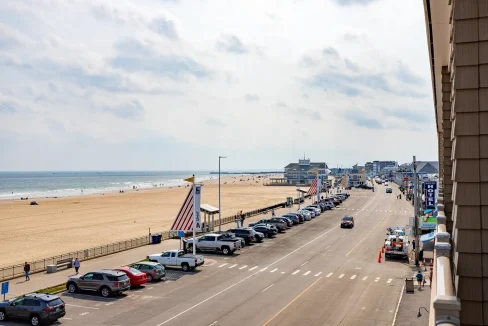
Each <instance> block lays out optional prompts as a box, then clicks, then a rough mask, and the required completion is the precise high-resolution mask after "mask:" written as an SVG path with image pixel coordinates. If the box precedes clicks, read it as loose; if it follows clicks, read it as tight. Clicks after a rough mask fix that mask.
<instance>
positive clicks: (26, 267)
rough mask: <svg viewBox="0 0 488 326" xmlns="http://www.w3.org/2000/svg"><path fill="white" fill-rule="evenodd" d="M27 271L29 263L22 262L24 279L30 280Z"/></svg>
mask: <svg viewBox="0 0 488 326" xmlns="http://www.w3.org/2000/svg"><path fill="white" fill-rule="evenodd" d="M29 272H30V264H29V263H27V262H25V264H24V273H25V280H26V281H30V277H29Z"/></svg>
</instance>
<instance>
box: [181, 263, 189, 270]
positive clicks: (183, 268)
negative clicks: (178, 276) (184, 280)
mask: <svg viewBox="0 0 488 326" xmlns="http://www.w3.org/2000/svg"><path fill="white" fill-rule="evenodd" d="M181 269H182V270H183V272H188V271H189V270H190V265H188V264H187V263H183V264H181Z"/></svg>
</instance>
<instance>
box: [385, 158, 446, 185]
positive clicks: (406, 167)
mask: <svg viewBox="0 0 488 326" xmlns="http://www.w3.org/2000/svg"><path fill="white" fill-rule="evenodd" d="M417 173H418V174H419V175H422V178H433V177H434V176H435V175H436V174H438V173H439V162H437V161H418V162H417ZM412 176H413V168H412V164H411V163H405V164H402V165H400V166H398V169H397V171H396V172H395V173H394V179H395V183H397V184H401V183H402V182H403V180H404V179H405V178H407V179H408V180H410V179H411V177H412Z"/></svg>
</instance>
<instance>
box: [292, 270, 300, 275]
mask: <svg viewBox="0 0 488 326" xmlns="http://www.w3.org/2000/svg"><path fill="white" fill-rule="evenodd" d="M299 272H300V270H299V269H297V270H296V271H294V272H293V273H291V275H296V274H298V273H299Z"/></svg>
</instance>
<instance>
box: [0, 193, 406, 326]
mask: <svg viewBox="0 0 488 326" xmlns="http://www.w3.org/2000/svg"><path fill="white" fill-rule="evenodd" d="M392 188H393V189H394V193H393V194H386V193H385V189H386V187H384V186H381V185H380V186H376V192H371V191H367V190H352V191H351V195H352V196H351V197H350V198H349V199H348V200H346V201H345V202H344V203H343V204H342V205H341V206H340V208H336V209H334V210H333V211H326V212H324V213H322V215H321V216H319V217H317V218H315V219H313V220H312V221H309V222H306V223H305V224H304V225H300V226H296V227H293V228H291V229H289V230H288V231H287V232H286V233H285V234H279V235H278V236H277V237H276V238H275V239H272V240H269V239H266V240H265V241H264V242H263V243H261V244H255V245H252V246H249V247H246V248H244V249H243V250H241V251H240V252H239V253H238V254H236V255H234V256H222V255H212V254H207V255H205V258H206V265H205V266H203V267H201V268H199V269H198V270H197V271H195V272H191V273H186V274H185V273H183V272H181V271H179V270H177V269H174V270H172V269H168V270H167V273H168V280H167V281H166V282H160V283H152V284H148V285H146V286H145V287H142V288H140V289H137V290H131V291H128V292H127V293H126V294H124V295H122V296H119V297H115V298H108V299H105V298H102V297H100V296H97V295H92V294H74V295H72V294H68V293H64V294H62V295H61V297H62V298H63V300H65V301H66V304H67V307H66V308H67V315H66V317H65V318H64V319H61V320H60V324H62V325H68V326H69V325H84V326H85V325H113V326H116V325H120V326H129V325H142V326H162V325H168V326H170V325H203V326H209V325H212V326H213V325H216V326H219V325H270V326H271V325H339V324H341V325H391V324H392V321H393V319H394V316H395V312H396V309H397V305H398V301H399V297H400V293H401V291H402V287H403V283H404V281H403V280H404V278H405V276H410V275H409V274H411V271H410V269H409V268H408V266H407V265H406V264H405V262H401V261H386V262H385V261H384V259H383V260H382V262H381V263H378V261H377V260H378V254H379V251H380V249H381V246H382V243H383V240H384V239H385V235H386V228H387V227H388V226H391V225H406V224H407V223H408V216H410V215H411V205H409V204H408V203H407V202H406V201H405V200H397V199H396V195H397V194H398V190H397V189H396V188H397V187H396V186H394V185H393V187H392ZM345 215H351V216H354V219H355V227H354V228H353V229H341V228H340V225H339V221H340V219H341V218H342V217H343V216H345ZM0 325H21V324H17V323H11V322H10V323H0Z"/></svg>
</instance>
